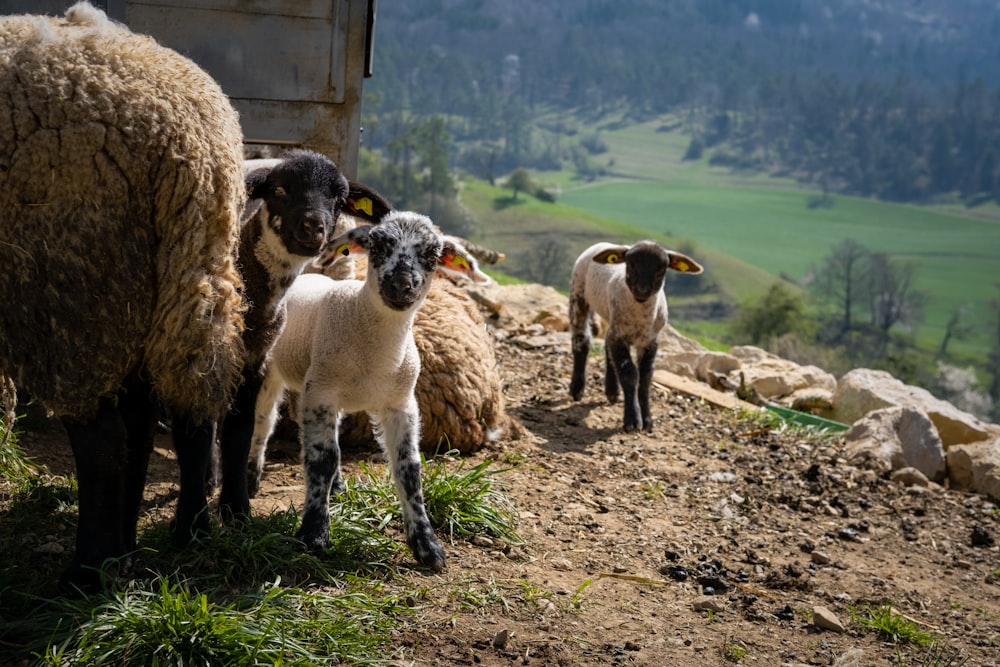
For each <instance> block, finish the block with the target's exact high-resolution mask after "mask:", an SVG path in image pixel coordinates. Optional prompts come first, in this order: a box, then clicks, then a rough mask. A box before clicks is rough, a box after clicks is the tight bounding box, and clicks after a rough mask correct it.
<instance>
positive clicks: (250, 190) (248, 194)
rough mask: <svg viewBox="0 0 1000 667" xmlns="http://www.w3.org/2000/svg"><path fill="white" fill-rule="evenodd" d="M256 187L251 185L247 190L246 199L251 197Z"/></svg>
mask: <svg viewBox="0 0 1000 667" xmlns="http://www.w3.org/2000/svg"><path fill="white" fill-rule="evenodd" d="M256 187H257V186H256V185H251V186H250V187H249V188H247V197H251V196H253V191H254V188H256Z"/></svg>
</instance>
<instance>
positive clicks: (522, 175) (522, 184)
mask: <svg viewBox="0 0 1000 667" xmlns="http://www.w3.org/2000/svg"><path fill="white" fill-rule="evenodd" d="M532 185H533V183H532V182H531V174H529V173H528V170H527V169H524V168H523V167H518V168H517V169H515V170H514V172H513V173H512V174H511V175H510V176H508V177H507V187H508V188H510V189H511V190H512V191H513V194H512V195H511V199H512V200H513V201H517V193H519V192H530V191H531V188H532Z"/></svg>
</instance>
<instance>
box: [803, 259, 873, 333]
mask: <svg viewBox="0 0 1000 667" xmlns="http://www.w3.org/2000/svg"><path fill="white" fill-rule="evenodd" d="M870 254H871V253H870V252H869V251H868V249H867V248H865V247H864V246H863V245H861V244H860V243H858V242H857V241H854V240H853V239H845V240H843V241H841V242H840V244H838V245H836V246H834V248H833V251H832V252H831V253H830V255H829V256H828V257H827V258H826V259H825V260H823V265H822V266H821V267H820V268H819V269H818V270H817V271H816V273H815V276H814V280H813V290H814V291H815V292H816V293H817V294H818V295H819V296H820V297H822V298H824V299H825V300H826V301H827V302H829V303H831V304H833V306H834V307H835V308H836V311H837V320H838V321H839V326H838V329H837V332H836V334H834V336H833V340H834V342H840V341H841V340H842V339H843V338H844V336H845V335H846V334H847V333H848V332H850V331H851V329H852V328H853V315H854V311H855V309H857V308H858V306H860V305H861V296H862V294H863V291H864V285H865V280H866V279H867V278H866V277H867V272H868V256H869V255H870Z"/></svg>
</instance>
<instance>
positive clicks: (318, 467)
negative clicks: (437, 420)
mask: <svg viewBox="0 0 1000 667" xmlns="http://www.w3.org/2000/svg"><path fill="white" fill-rule="evenodd" d="M329 252H331V253H333V254H337V253H344V252H348V253H350V252H365V253H367V255H368V270H367V276H366V279H365V280H364V281H360V280H341V281H335V280H332V279H330V278H328V277H326V276H323V275H320V274H305V275H303V276H301V277H300V278H299V279H297V280H296V281H295V283H294V284H293V285H292V287H291V289H290V290H289V292H288V322H287V326H286V327H285V330H284V331H283V332H282V334H281V336H279V338H278V340H277V342H276V343H275V345H274V348H273V349H272V354H271V360H270V362H269V364H268V373H267V378H266V379H265V381H264V386H263V389H262V390H261V394H260V398H259V400H258V404H257V424H256V427H255V431H254V446H253V452H254V456H253V458H252V460H251V468H250V473H249V474H250V476H251V477H256V479H257V480H259V478H260V471H261V467H262V465H263V458H264V450H265V446H266V443H267V439H268V437H269V435H270V433H271V431H272V429H273V427H274V422H275V419H276V417H277V409H278V403H279V400H280V398H281V395H282V393H283V392H284V390H285V388H286V387H287V388H290V389H292V390H294V391H297V392H299V405H298V415H299V432H300V438H301V441H302V447H303V459H304V464H305V473H306V500H305V508H304V511H303V516H302V526H301V528H300V530H299V532H298V537H299V539H301V540H302V541H303V542H304V543H305V544H306V545H307V546H308V547H309V548H311V549H322V548H325V547H326V546H327V544H328V543H329V531H330V519H329V495H330V493H331V491H332V492H334V493H336V492H339V491H340V490H342V488H343V483H342V480H341V472H340V449H339V444H338V427H339V424H340V420H341V417H342V416H343V414H344V413H345V412H359V411H365V412H367V413H368V414H369V416H370V417H371V419H372V421H373V422H374V424H375V425H376V433H377V434H378V438H379V441H380V444H381V445H382V446H383V448H384V450H385V452H386V455H387V458H388V460H389V467H390V470H391V474H392V478H393V481H394V483H395V487H396V493H397V495H398V497H399V500H400V503H401V505H402V510H403V520H404V523H405V529H406V539H407V543H408V544H409V546H410V548H411V549H412V551H413V554H414V556H415V557H416V559H417V561H418V562H420V563H421V564H423V565H426V566H429V567H432V568H434V569H441V568H443V567H444V564H445V554H444V550H443V549H442V547H441V544H440V543H439V542H438V540H437V537H436V536H435V535H434V530H433V528H432V527H431V524H430V521H429V520H428V517H427V513H426V509H425V507H424V502H423V494H422V490H421V483H420V468H421V466H420V455H419V449H418V442H419V439H420V414H419V409H418V406H417V401H416V397H415V396H414V385H415V384H416V381H417V377H418V375H419V373H420V357H419V355H418V353H417V349H416V345H415V344H414V342H413V336H412V332H411V328H412V325H413V319H414V315H415V313H416V311H417V309H419V308H420V306H421V305H422V304H423V302H424V300H425V298H426V296H427V293H428V290H429V289H430V285H431V278H432V276H433V274H434V272H435V271H437V270H438V269H440V268H445V269H450V270H453V271H457V272H459V273H462V274H464V275H471V272H472V269H471V258H470V257H469V256H468V255H466V254H465V251H464V250H463V249H462V248H461V247H459V246H456V245H454V244H452V243H450V242H446V241H442V238H441V237H440V236H439V235H438V234H437V233H435V231H434V230H433V228H432V226H431V223H430V220H429V219H428V218H426V217H425V216H422V215H419V214H416V213H411V212H398V211H397V212H393V213H391V214H390V215H389V216H387V217H386V218H385V219H384V220H383V222H382V223H381V224H380V225H379V226H377V227H359V228H357V229H354V230H351V231H350V232H348V233H347V234H345V235H344V236H342V237H341V238H340V239H338V240H335V241H334V242H332V243H331V244H330V251H329Z"/></svg>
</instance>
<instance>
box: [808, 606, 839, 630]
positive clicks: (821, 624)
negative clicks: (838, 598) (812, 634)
mask: <svg viewBox="0 0 1000 667" xmlns="http://www.w3.org/2000/svg"><path fill="white" fill-rule="evenodd" d="M812 623H813V625H814V626H816V627H817V628H819V629H820V630H831V631H833V632H841V633H843V632H847V628H846V627H844V624H843V623H841V622H840V619H839V618H837V615H836V614H834V613H833V612H832V611H830V610H829V609H827V608H826V607H820V606H818V605H817V606H815V607H813V619H812Z"/></svg>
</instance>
